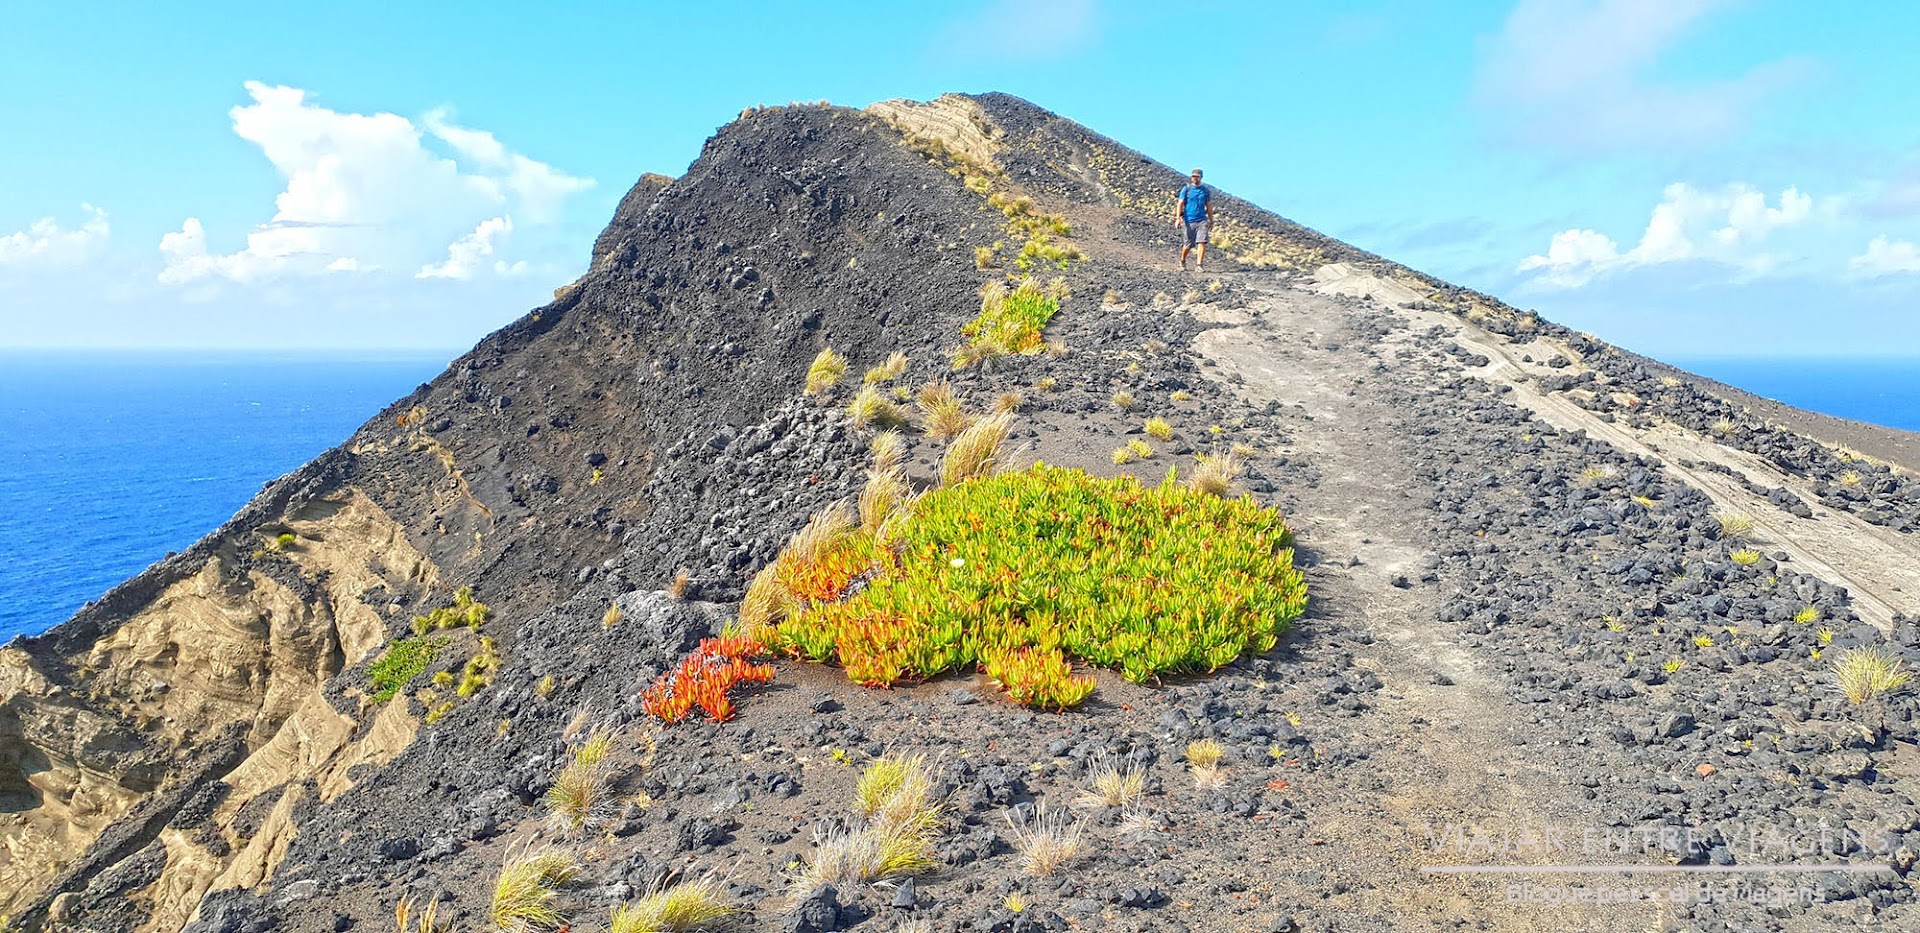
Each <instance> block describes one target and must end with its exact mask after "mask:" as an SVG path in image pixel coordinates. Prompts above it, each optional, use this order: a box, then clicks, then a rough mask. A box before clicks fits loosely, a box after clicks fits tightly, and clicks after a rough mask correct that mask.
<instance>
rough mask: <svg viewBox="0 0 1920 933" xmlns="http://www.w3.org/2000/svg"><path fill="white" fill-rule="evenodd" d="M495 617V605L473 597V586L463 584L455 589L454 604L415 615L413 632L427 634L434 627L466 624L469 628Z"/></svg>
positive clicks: (447, 627) (445, 627) (477, 626)
mask: <svg viewBox="0 0 1920 933" xmlns="http://www.w3.org/2000/svg"><path fill="white" fill-rule="evenodd" d="M490 618H493V607H491V606H489V605H487V604H486V603H483V602H480V601H478V600H476V599H474V598H473V587H470V586H463V587H461V588H459V589H457V590H454V591H453V605H451V606H441V607H440V608H438V609H435V610H433V611H432V612H429V613H427V614H425V615H417V616H414V617H413V633H414V634H415V635H425V634H426V633H428V632H429V631H432V630H434V629H449V628H453V627H455V626H461V625H464V626H466V627H467V628H479V627H480V625H481V623H483V622H485V621H487V620H488V619H490Z"/></svg>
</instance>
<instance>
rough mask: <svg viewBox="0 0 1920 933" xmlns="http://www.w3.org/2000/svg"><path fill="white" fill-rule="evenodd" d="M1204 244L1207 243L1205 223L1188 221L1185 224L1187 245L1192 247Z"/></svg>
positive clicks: (1202, 221)
mask: <svg viewBox="0 0 1920 933" xmlns="http://www.w3.org/2000/svg"><path fill="white" fill-rule="evenodd" d="M1205 242H1207V222H1206V221H1204V220H1195V221H1189V222H1188V223H1187V245H1188V246H1193V245H1194V244H1196V243H1205Z"/></svg>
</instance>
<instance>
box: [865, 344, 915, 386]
mask: <svg viewBox="0 0 1920 933" xmlns="http://www.w3.org/2000/svg"><path fill="white" fill-rule="evenodd" d="M906 371H907V355H906V354H905V353H901V352H900V351H898V350H895V351H893V353H891V354H889V355H888V356H887V358H886V361H885V362H882V363H881V364H880V365H878V366H875V367H873V368H872V369H869V370H867V374H866V375H865V376H863V377H861V381H862V382H865V383H867V384H868V385H879V384H880V383H883V382H892V381H893V380H895V379H898V378H900V377H901V376H902V375H904V374H905V373H906Z"/></svg>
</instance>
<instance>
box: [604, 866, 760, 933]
mask: <svg viewBox="0 0 1920 933" xmlns="http://www.w3.org/2000/svg"><path fill="white" fill-rule="evenodd" d="M736 913H739V910H738V909H737V908H735V907H734V906H733V905H731V904H728V903H727V900H726V892H725V891H724V890H723V889H722V888H721V887H720V883H719V882H718V881H716V880H714V879H713V878H711V877H707V878H699V879H696V880H693V881H682V882H680V883H679V884H676V885H672V886H671V887H665V888H659V889H656V890H654V891H653V892H652V893H650V894H648V895H647V896H645V897H643V898H641V899H639V900H637V901H634V902H633V903H631V904H622V905H621V906H619V907H615V908H614V909H613V921H612V926H611V928H610V930H609V933H688V931H692V930H710V929H713V928H715V927H717V926H719V925H721V924H722V923H723V922H724V921H726V920H727V919H728V918H730V917H732V916H733V915H734V914H736Z"/></svg>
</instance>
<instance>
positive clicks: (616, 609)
mask: <svg viewBox="0 0 1920 933" xmlns="http://www.w3.org/2000/svg"><path fill="white" fill-rule="evenodd" d="M622 617H623V614H622V613H621V612H620V604H619V603H613V604H612V605H609V606H608V607H607V611H606V612H603V613H601V614H600V627H601V628H602V629H611V628H613V627H614V626H616V625H619V624H620V619H621V618H622Z"/></svg>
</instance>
